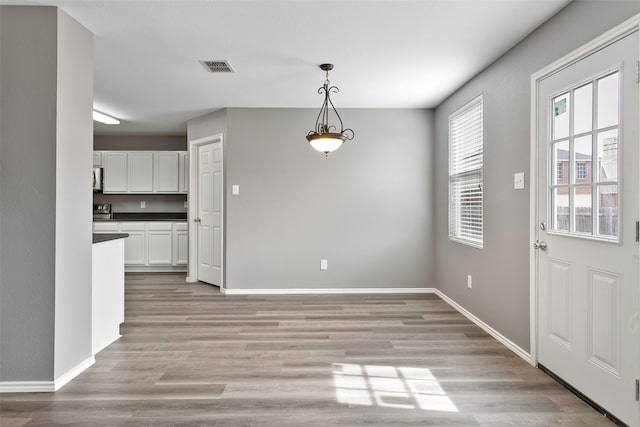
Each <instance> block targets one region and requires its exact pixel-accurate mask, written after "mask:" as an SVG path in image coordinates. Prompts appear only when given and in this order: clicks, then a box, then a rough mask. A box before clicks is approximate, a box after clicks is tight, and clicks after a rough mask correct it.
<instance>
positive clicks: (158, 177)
mask: <svg viewBox="0 0 640 427" xmlns="http://www.w3.org/2000/svg"><path fill="white" fill-rule="evenodd" d="M179 169H180V153H179V152H177V151H159V152H156V153H153V190H154V191H155V192H156V193H178V191H179V186H180V184H179Z"/></svg>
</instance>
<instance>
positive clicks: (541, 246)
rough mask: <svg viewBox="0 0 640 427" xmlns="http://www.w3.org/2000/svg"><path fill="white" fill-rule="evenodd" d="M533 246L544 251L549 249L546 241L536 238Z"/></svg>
mask: <svg viewBox="0 0 640 427" xmlns="http://www.w3.org/2000/svg"><path fill="white" fill-rule="evenodd" d="M533 247H534V248H535V249H541V250H543V251H546V250H547V243H546V242H544V241H542V242H541V241H539V240H536V241H535V243H534V244H533Z"/></svg>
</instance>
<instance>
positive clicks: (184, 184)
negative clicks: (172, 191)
mask: <svg viewBox="0 0 640 427" xmlns="http://www.w3.org/2000/svg"><path fill="white" fill-rule="evenodd" d="M179 174H180V177H179V187H180V188H179V192H180V193H188V192H189V153H188V152H186V151H180V168H179Z"/></svg>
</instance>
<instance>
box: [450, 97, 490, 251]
mask: <svg viewBox="0 0 640 427" xmlns="http://www.w3.org/2000/svg"><path fill="white" fill-rule="evenodd" d="M482 123H483V120H482V95H480V96H479V97H478V98H476V99H474V100H473V101H471V102H469V103H468V104H467V105H465V106H464V107H462V108H460V109H459V110H458V111H456V112H454V113H453V114H451V115H450V116H449V239H451V240H454V241H457V242H461V243H466V244H468V245H471V246H475V247H478V248H482V243H483V227H482V149H483V142H482V139H483V138H482V133H483V128H482Z"/></svg>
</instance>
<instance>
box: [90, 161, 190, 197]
mask: <svg viewBox="0 0 640 427" xmlns="http://www.w3.org/2000/svg"><path fill="white" fill-rule="evenodd" d="M93 157H94V165H95V164H96V161H97V160H98V157H99V158H100V159H101V165H102V167H103V168H104V192H105V193H140V194H148V193H165V194H178V193H187V192H188V183H189V162H188V159H189V157H188V156H187V152H186V151H101V152H99V151H96V152H94V155H93Z"/></svg>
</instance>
